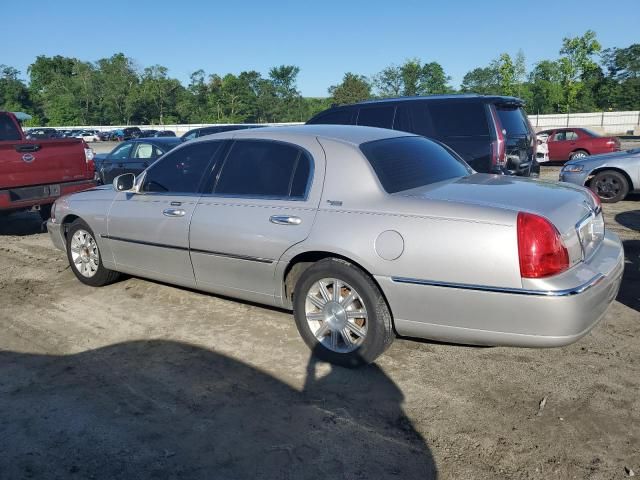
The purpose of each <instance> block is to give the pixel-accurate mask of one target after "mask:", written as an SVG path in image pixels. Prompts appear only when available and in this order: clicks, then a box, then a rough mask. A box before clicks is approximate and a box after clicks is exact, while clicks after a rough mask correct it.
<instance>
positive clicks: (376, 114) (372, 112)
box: [358, 105, 396, 128]
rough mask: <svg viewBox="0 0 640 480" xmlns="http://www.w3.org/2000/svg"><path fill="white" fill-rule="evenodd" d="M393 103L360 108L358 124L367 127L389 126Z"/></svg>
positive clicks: (391, 122)
mask: <svg viewBox="0 0 640 480" xmlns="http://www.w3.org/2000/svg"><path fill="white" fill-rule="evenodd" d="M395 108H396V107H395V106H394V105H384V106H378V107H367V108H361V109H360V113H358V125H365V126H367V127H380V128H391V127H392V126H393V114H394V113H395Z"/></svg>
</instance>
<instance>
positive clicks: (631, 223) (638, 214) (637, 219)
mask: <svg viewBox="0 0 640 480" xmlns="http://www.w3.org/2000/svg"><path fill="white" fill-rule="evenodd" d="M636 197H637V198H635V199H637V200H640V195H637V196H636ZM633 199H634V198H632V199H631V200H633ZM615 220H616V222H618V223H619V224H620V225H622V226H623V227H627V228H628V229H630V230H635V231H636V232H640V210H631V211H629V212H622V213H618V214H617V215H616V216H615Z"/></svg>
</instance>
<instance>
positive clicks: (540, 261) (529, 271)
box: [518, 212, 569, 278]
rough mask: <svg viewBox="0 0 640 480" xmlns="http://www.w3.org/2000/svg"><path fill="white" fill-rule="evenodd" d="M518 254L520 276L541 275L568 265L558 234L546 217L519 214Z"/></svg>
mask: <svg viewBox="0 0 640 480" xmlns="http://www.w3.org/2000/svg"><path fill="white" fill-rule="evenodd" d="M518 257H519V259H520V276H521V277H522V278H543V277H549V276H551V275H555V274H557V273H560V272H563V271H565V270H566V269H567V268H569V253H568V252H567V248H566V247H565V246H564V243H563V242H562V238H561V237H560V233H559V232H558V230H557V229H556V228H555V227H554V226H553V224H552V223H551V222H550V221H549V220H547V219H546V218H543V217H540V216H538V215H534V214H532V213H525V212H520V213H518Z"/></svg>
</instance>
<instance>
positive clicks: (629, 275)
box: [616, 240, 640, 312]
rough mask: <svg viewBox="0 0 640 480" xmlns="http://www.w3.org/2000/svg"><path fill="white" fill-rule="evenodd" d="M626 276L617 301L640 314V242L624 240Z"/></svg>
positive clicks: (623, 277)
mask: <svg viewBox="0 0 640 480" xmlns="http://www.w3.org/2000/svg"><path fill="white" fill-rule="evenodd" d="M622 244H623V245H624V257H625V258H624V260H625V265H624V274H623V275H622V283H621V284H620V291H619V292H618V296H617V298H616V300H618V301H619V302H620V303H622V304H624V305H626V306H627V307H629V308H633V309H634V310H635V311H637V312H640V240H624V241H623V242H622Z"/></svg>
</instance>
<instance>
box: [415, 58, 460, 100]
mask: <svg viewBox="0 0 640 480" xmlns="http://www.w3.org/2000/svg"><path fill="white" fill-rule="evenodd" d="M449 81H451V77H449V76H448V75H446V74H445V73H444V68H442V65H440V64H439V63H438V62H431V63H425V64H424V65H423V67H422V75H421V77H420V91H421V92H422V93H423V94H425V95H434V94H442V93H451V92H452V91H453V89H452V88H451V87H450V86H449Z"/></svg>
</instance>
